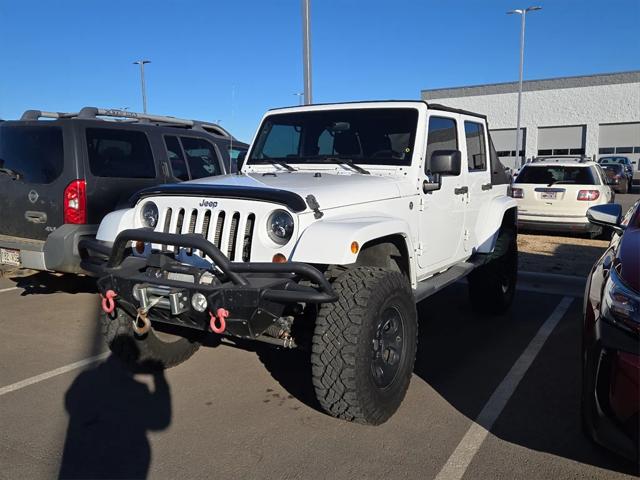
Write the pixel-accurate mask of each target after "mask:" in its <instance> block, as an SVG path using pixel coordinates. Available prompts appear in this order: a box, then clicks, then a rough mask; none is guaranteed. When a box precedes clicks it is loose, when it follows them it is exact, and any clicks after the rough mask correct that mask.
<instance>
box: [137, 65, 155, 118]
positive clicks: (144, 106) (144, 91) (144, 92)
mask: <svg viewBox="0 0 640 480" xmlns="http://www.w3.org/2000/svg"><path fill="white" fill-rule="evenodd" d="M147 63H151V60H137V61H135V62H133V64H134V65H140V83H141V88H142V112H143V113H147V87H146V85H145V83H144V66H145V64H147Z"/></svg>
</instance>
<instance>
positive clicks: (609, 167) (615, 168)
mask: <svg viewBox="0 0 640 480" xmlns="http://www.w3.org/2000/svg"><path fill="white" fill-rule="evenodd" d="M602 168H603V169H604V171H605V172H614V173H619V172H621V171H622V165H620V164H619V163H609V164H606V163H605V164H604V165H602Z"/></svg>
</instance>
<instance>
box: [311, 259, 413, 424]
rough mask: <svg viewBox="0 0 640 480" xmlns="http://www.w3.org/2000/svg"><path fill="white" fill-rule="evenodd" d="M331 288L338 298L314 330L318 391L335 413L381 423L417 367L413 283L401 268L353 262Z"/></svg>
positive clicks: (323, 311) (395, 406) (323, 310)
mask: <svg viewBox="0 0 640 480" xmlns="http://www.w3.org/2000/svg"><path fill="white" fill-rule="evenodd" d="M333 288H334V290H335V292H336V294H337V295H338V301H337V302H335V303H326V304H323V305H322V306H321V307H320V310H319V312H318V316H317V318H316V326H315V331H314V336H313V344H312V353H311V365H312V379H313V386H314V389H315V393H316V397H317V399H318V401H319V402H320V405H321V406H322V408H323V409H324V410H325V411H326V412H327V413H329V414H330V415H332V416H334V417H338V418H342V419H345V420H349V421H354V422H358V423H363V424H369V425H379V424H381V423H383V422H385V421H386V420H387V419H389V417H391V415H393V414H394V413H395V411H396V410H397V409H398V407H399V406H400V403H401V402H402V400H403V399H404V396H405V394H406V391H407V388H408V387H409V382H410V380H411V375H412V372H413V364H414V361H415V356H416V349H417V339H418V322H417V313H416V306H415V300H414V297H413V292H412V291H411V286H410V284H409V281H408V280H407V278H406V277H405V276H404V275H403V274H402V273H400V272H395V271H391V270H387V269H383V268H377V267H353V268H349V269H347V270H345V271H344V272H343V273H341V274H340V275H339V276H338V277H337V278H336V279H335V281H334V282H333ZM394 326H395V327H396V328H394ZM398 338H400V341H399V342H398ZM394 360H396V362H394ZM380 365H387V366H388V368H386V367H385V368H383V367H381V366H380Z"/></svg>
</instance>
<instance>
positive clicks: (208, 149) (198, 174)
mask: <svg viewBox="0 0 640 480" xmlns="http://www.w3.org/2000/svg"><path fill="white" fill-rule="evenodd" d="M180 140H181V142H182V148H183V150H184V153H185V155H186V156H187V163H188V165H189V171H190V172H191V178H192V179H195V178H202V177H211V176H213V175H220V174H221V173H222V172H221V170H220V159H219V158H218V155H217V153H216V151H215V148H214V146H213V145H212V144H211V143H209V142H208V141H206V140H204V139H202V138H194V137H180Z"/></svg>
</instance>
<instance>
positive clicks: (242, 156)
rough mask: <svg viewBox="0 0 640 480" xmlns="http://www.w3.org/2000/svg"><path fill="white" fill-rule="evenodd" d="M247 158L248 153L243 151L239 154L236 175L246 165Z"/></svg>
mask: <svg viewBox="0 0 640 480" xmlns="http://www.w3.org/2000/svg"><path fill="white" fill-rule="evenodd" d="M245 158H247V152H246V151H242V152H240V153H239V154H238V158H237V160H236V165H237V167H236V173H237V172H239V171H240V170H242V165H244V160H245Z"/></svg>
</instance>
